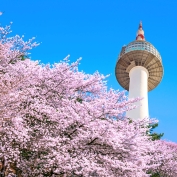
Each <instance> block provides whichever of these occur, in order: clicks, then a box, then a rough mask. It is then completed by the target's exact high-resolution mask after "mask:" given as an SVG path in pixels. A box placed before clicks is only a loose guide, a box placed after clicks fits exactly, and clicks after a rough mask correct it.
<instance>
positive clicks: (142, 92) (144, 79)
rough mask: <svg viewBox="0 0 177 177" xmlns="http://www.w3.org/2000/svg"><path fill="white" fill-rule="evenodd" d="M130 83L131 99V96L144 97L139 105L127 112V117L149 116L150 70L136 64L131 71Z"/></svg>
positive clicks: (139, 117) (135, 118)
mask: <svg viewBox="0 0 177 177" xmlns="http://www.w3.org/2000/svg"><path fill="white" fill-rule="evenodd" d="M129 77H130V84H129V99H131V98H137V97H140V98H143V99H142V100H141V101H139V102H137V103H136V104H135V105H137V106H138V107H137V108H136V109H133V110H131V111H128V112H127V113H126V116H127V117H130V118H132V119H134V120H138V119H144V118H145V117H149V111H148V77H149V72H148V70H147V69H146V68H145V67H143V66H135V67H133V68H132V69H131V70H130V72H129Z"/></svg>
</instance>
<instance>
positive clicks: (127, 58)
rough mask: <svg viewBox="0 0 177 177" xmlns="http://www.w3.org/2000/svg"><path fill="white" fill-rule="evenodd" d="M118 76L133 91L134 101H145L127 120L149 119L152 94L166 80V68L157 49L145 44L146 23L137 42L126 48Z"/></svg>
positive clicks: (128, 115) (119, 62) (123, 51)
mask: <svg viewBox="0 0 177 177" xmlns="http://www.w3.org/2000/svg"><path fill="white" fill-rule="evenodd" d="M115 74H116V78H117V81H118V82H119V84H120V85H121V86H122V87H123V88H124V89H126V90H127V91H129V98H130V99H131V98H137V97H140V98H143V99H142V100H141V101H139V102H137V103H136V105H137V106H138V107H137V108H136V109H133V110H130V111H128V112H127V113H126V116H127V117H130V118H131V119H134V120H138V119H143V118H145V117H149V110H148V91H151V90H153V89H154V88H155V87H157V85H158V84H159V83H160V81H161V80H162V76H163V65H162V59H161V56H160V54H159V52H158V51H157V49H156V48H155V47H154V46H153V45H152V44H151V43H149V42H147V41H145V37H144V31H143V27H142V22H140V24H139V28H138V32H137V35H136V40H135V41H133V42H130V43H129V44H128V45H127V46H123V47H122V50H121V52H120V54H119V57H118V60H117V63H116V68H115Z"/></svg>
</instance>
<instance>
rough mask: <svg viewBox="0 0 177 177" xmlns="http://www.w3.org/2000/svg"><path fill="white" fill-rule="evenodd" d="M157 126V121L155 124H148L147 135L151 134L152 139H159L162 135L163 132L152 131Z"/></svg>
mask: <svg viewBox="0 0 177 177" xmlns="http://www.w3.org/2000/svg"><path fill="white" fill-rule="evenodd" d="M156 127H158V123H155V124H151V125H149V128H150V130H149V136H151V138H152V140H153V141H155V140H160V139H161V138H162V136H163V135H164V133H153V131H154V129H155V128H156Z"/></svg>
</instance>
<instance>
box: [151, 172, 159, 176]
mask: <svg viewBox="0 0 177 177" xmlns="http://www.w3.org/2000/svg"><path fill="white" fill-rule="evenodd" d="M151 177H160V174H159V173H154V174H152V175H151Z"/></svg>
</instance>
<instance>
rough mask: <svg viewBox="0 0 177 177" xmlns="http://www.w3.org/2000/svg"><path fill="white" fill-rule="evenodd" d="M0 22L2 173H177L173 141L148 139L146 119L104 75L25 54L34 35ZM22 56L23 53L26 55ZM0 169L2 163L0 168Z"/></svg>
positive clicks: (141, 176) (140, 176)
mask: <svg viewBox="0 0 177 177" xmlns="http://www.w3.org/2000/svg"><path fill="white" fill-rule="evenodd" d="M9 32H10V26H7V27H5V28H3V27H1V28H0V36H1V38H0V115H1V116H0V119H1V122H0V142H1V144H0V157H1V163H2V165H0V170H1V173H2V174H3V175H5V176H9V177H10V176H13V175H15V176H19V177H20V176H24V177H31V176H35V177H42V176H49V177H55V176H63V177H64V176H65V177H66V176H68V177H69V176H78V177H90V176H99V177H108V176H109V177H119V176H120V177H127V176H131V177H146V176H147V177H148V176H151V174H153V173H159V174H161V175H162V176H163V175H164V176H165V175H166V176H176V175H177V168H176V167H177V166H176V155H177V146H176V144H175V143H167V142H165V141H152V140H151V138H150V136H148V135H147V132H148V131H149V129H148V128H147V126H146V125H147V124H148V123H149V120H143V121H137V122H134V121H131V120H130V119H128V118H126V117H125V116H124V115H125V112H126V111H127V110H130V109H133V108H135V106H134V102H136V101H138V99H133V100H128V99H127V97H126V96H125V93H124V92H119V91H116V90H114V89H108V88H107V86H106V82H105V76H103V75H101V74H100V73H98V72H96V73H94V74H85V73H84V72H80V71H79V70H78V64H79V62H80V59H79V60H77V61H76V62H74V63H71V64H70V62H69V58H68V57H66V58H65V59H64V60H62V61H61V62H59V63H55V64H54V65H42V64H40V63H39V62H38V61H32V60H30V59H29V58H28V57H27V56H28V50H30V49H32V48H33V47H35V46H37V45H38V44H37V43H35V42H33V39H31V40H29V41H27V42H24V41H23V38H21V37H19V36H15V37H10V38H8V37H7V35H8V34H9ZM24 56H25V59H24V58H23V57H24ZM3 170H4V171H3Z"/></svg>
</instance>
